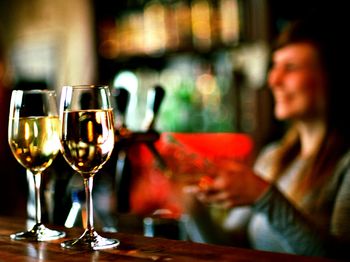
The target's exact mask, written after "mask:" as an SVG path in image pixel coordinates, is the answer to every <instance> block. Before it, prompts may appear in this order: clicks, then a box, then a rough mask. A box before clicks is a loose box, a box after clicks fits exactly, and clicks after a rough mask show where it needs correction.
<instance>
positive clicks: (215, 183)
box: [185, 161, 270, 208]
mask: <svg viewBox="0 0 350 262" xmlns="http://www.w3.org/2000/svg"><path fill="white" fill-rule="evenodd" d="M219 166H220V169H218V170H217V174H215V175H211V176H203V177H202V178H201V180H200V181H199V183H198V185H196V186H190V187H187V188H185V192H188V193H191V194H194V195H195V196H196V198H197V199H198V200H199V201H201V202H203V203H206V204H210V205H215V206H218V207H222V208H232V207H235V206H243V205H251V204H253V203H254V202H255V201H256V200H257V199H258V198H259V197H260V196H262V194H263V193H264V192H265V191H266V190H267V188H268V187H269V185H270V184H269V183H268V182H267V181H265V180H263V179H262V178H261V177H259V176H257V175H256V174H255V173H254V171H253V170H252V169H251V168H250V167H249V166H247V165H246V164H244V163H242V162H234V161H229V162H228V161H225V162H224V163H222V164H221V165H219Z"/></svg>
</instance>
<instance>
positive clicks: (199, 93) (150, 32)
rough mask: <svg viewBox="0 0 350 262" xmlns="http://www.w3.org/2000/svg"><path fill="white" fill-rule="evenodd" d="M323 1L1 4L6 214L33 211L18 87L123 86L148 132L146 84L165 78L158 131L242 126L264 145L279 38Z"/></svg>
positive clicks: (136, 119)
mask: <svg viewBox="0 0 350 262" xmlns="http://www.w3.org/2000/svg"><path fill="white" fill-rule="evenodd" d="M319 2H320V1H316V0H312V1H311V0H309V1H302V0H288V1H278V0H216V1H215V0H150V1H147V0H125V1H111V0H74V1H71V0H58V1H49V0H11V1H10V0H8V1H6V0H2V1H0V107H1V108H0V114H1V123H0V135H1V144H0V161H1V162H0V163H1V169H0V175H1V179H2V180H1V184H2V185H1V188H0V214H5V215H25V214H26V196H27V184H26V180H25V175H20V173H23V172H24V171H23V170H22V168H21V167H19V165H18V164H17V163H16V161H15V159H14V157H13V156H12V155H11V152H10V151H9V148H8V145H7V121H8V120H7V118H8V107H9V94H10V92H11V90H12V89H14V88H50V89H55V90H57V93H58V94H60V90H61V87H62V86H63V85H73V84H91V83H99V84H108V85H109V86H110V87H111V89H117V88H120V87H123V88H125V89H126V90H127V91H128V92H129V94H130V101H129V104H128V108H127V114H126V123H127V126H128V128H129V129H131V130H133V131H139V130H141V131H142V130H143V129H144V122H145V118H146V117H147V116H146V112H147V110H146V108H147V94H148V91H149V90H150V89H152V88H153V87H154V86H156V85H161V86H162V87H163V88H164V90H165V92H166V95H165V98H164V101H163V103H162V106H161V108H160V112H159V116H158V119H157V121H156V123H155V127H156V130H157V131H158V132H160V133H163V132H175V133H176V132H184V133H227V132H228V133H244V134H248V135H249V136H250V137H251V138H252V140H253V141H254V150H255V151H258V150H259V149H260V148H261V146H262V145H263V144H265V143H266V142H267V141H270V140H271V139H274V138H276V137H277V136H278V134H279V130H280V129H281V128H282V127H281V126H280V125H278V124H277V123H276V122H275V120H274V119H273V117H272V112H271V109H272V103H271V97H270V93H269V91H268V89H267V88H266V85H265V79H266V72H267V69H268V65H269V49H270V47H271V42H272V39H273V38H274V37H275V36H276V34H277V33H278V32H279V30H280V29H281V28H282V27H283V26H284V25H285V24H286V22H288V21H289V20H291V19H294V18H297V17H299V16H301V15H303V14H305V13H306V12H309V11H310V10H311V9H313V8H314V7H316V6H317V4H319ZM61 175H62V174H61ZM14 188H15V189H16V190H14ZM9 199H11V201H8V200H9ZM5 200H6V201H5Z"/></svg>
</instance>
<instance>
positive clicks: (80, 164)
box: [60, 85, 119, 250]
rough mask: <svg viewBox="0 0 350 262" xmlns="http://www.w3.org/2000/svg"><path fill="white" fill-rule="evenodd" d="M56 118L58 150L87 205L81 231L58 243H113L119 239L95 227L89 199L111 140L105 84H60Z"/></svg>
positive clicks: (101, 245)
mask: <svg viewBox="0 0 350 262" xmlns="http://www.w3.org/2000/svg"><path fill="white" fill-rule="evenodd" d="M60 119H61V125H62V129H61V150H62V153H63V156H64V158H65V159H66V161H67V162H68V164H69V165H70V166H71V167H72V168H73V169H74V170H75V171H77V172H78V173H79V174H80V175H81V176H82V178H83V181H84V187H85V194H86V207H87V221H86V225H85V231H84V233H83V234H82V235H81V236H80V237H79V238H77V239H72V240H68V241H65V242H63V243H61V246H62V247H64V248H76V249H92V250H99V249H105V248H112V247H115V246H117V245H119V240H117V239H109V238H104V237H102V236H100V235H99V234H98V233H97V232H96V231H95V229H94V223H93V201H92V188H93V178H94V175H95V174H96V173H97V172H98V171H99V170H100V169H101V168H102V166H103V165H104V164H105V163H106V162H107V160H108V159H109V158H110V156H111V154H112V151H113V148H114V141H115V140H114V123H113V109H112V108H111V103H110V91H109V88H108V86H103V85H80V86H64V87H63V88H62V93H61V102H60Z"/></svg>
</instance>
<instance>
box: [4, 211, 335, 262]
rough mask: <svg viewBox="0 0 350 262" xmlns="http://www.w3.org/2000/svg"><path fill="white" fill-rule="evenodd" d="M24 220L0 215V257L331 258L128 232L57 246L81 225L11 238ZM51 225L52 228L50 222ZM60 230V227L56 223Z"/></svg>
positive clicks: (313, 260) (72, 261)
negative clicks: (103, 243)
mask: <svg viewBox="0 0 350 262" xmlns="http://www.w3.org/2000/svg"><path fill="white" fill-rule="evenodd" d="M25 224H26V223H25V220H23V219H16V218H6V217H0V261H1V262H2V261H6V262H7V261H60V262H64V261H70V262H75V261H189V262H190V261H196V262H198V261H269V262H270V261H283V262H288V261H302V262H303V261H304V262H317V261H319V262H321V261H331V260H327V259H323V258H316V257H303V256H294V255H287V254H278V253H271V252H262V251H254V250H248V249H241V248H234V247H224V246H218V245H207V244H199V243H192V242H188V241H180V240H170V239H163V238H151V237H144V236H141V235H137V234H127V233H103V232H99V233H100V234H101V235H103V236H109V237H114V238H117V239H119V240H120V242H121V244H120V245H119V246H118V247H117V248H113V249H105V250H100V251H88V250H86V251H79V250H68V249H64V248H62V247H61V246H60V243H61V242H62V241H64V240H65V239H67V238H75V237H78V236H80V234H81V233H82V232H83V229H82V228H73V229H66V228H64V229H63V230H64V231H65V232H66V233H67V237H66V238H64V239H60V240H55V241H50V242H27V241H15V240H12V239H10V237H9V235H10V234H11V233H14V232H17V231H21V230H23V229H24V228H25ZM51 228H55V227H53V226H51ZM56 229H60V230H62V227H56Z"/></svg>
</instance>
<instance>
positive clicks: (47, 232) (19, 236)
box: [10, 224, 66, 241]
mask: <svg viewBox="0 0 350 262" xmlns="http://www.w3.org/2000/svg"><path fill="white" fill-rule="evenodd" d="M65 236H66V233H65V232H63V231H58V230H52V229H49V228H47V227H46V226H44V225H43V224H35V225H34V226H33V228H32V229H31V230H28V231H24V232H18V233H14V234H11V235H10V237H11V239H14V240H29V241H49V240H56V239H59V238H62V237H65Z"/></svg>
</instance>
